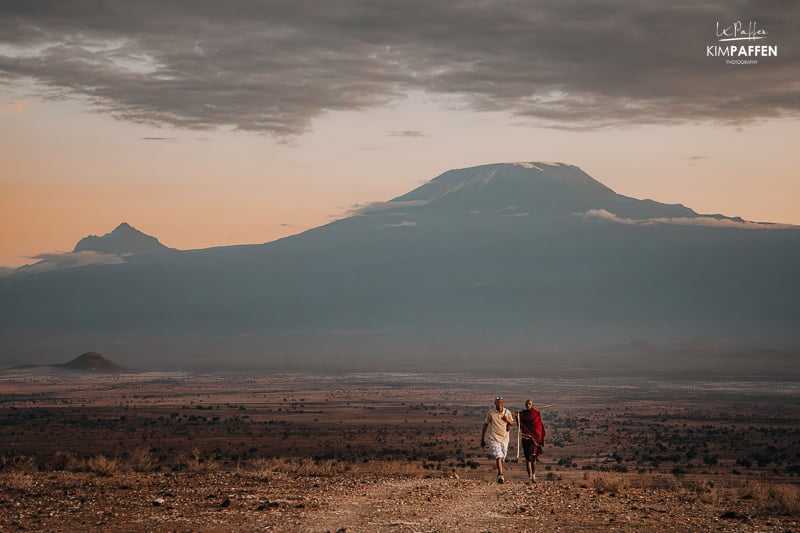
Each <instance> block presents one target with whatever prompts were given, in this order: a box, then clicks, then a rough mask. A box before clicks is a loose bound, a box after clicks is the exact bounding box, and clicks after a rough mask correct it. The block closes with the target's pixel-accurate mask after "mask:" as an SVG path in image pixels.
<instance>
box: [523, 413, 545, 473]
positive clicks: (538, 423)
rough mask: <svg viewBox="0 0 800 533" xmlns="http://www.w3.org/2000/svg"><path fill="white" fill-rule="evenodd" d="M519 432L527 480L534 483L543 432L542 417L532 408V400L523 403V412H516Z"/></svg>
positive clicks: (542, 442)
mask: <svg viewBox="0 0 800 533" xmlns="http://www.w3.org/2000/svg"><path fill="white" fill-rule="evenodd" d="M516 415H517V417H518V419H519V431H520V436H521V437H522V451H523V452H525V467H526V468H527V469H528V480H529V481H530V482H531V483H536V461H538V459H539V456H540V455H541V454H542V447H543V446H544V435H545V430H544V426H543V425H542V416H541V415H540V414H539V411H537V410H536V409H534V408H533V400H528V401H526V402H525V410H524V411H517V412H516Z"/></svg>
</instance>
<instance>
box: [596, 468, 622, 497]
mask: <svg viewBox="0 0 800 533" xmlns="http://www.w3.org/2000/svg"><path fill="white" fill-rule="evenodd" d="M591 484H592V487H593V488H594V489H595V490H596V491H597V492H601V493H602V492H610V493H611V494H616V493H618V492H621V491H622V490H623V489H625V488H626V487H627V486H628V479H627V478H626V477H625V476H622V475H619V474H609V473H605V472H604V473H601V474H597V475H596V476H593V477H592V479H591Z"/></svg>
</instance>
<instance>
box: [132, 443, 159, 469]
mask: <svg viewBox="0 0 800 533" xmlns="http://www.w3.org/2000/svg"><path fill="white" fill-rule="evenodd" d="M156 463H157V461H156V459H155V458H154V457H153V454H152V453H150V450H149V449H147V448H136V449H135V450H133V454H132V455H131V468H132V469H133V470H134V471H135V472H152V471H153V470H155V468H156Z"/></svg>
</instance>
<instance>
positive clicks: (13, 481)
mask: <svg viewBox="0 0 800 533" xmlns="http://www.w3.org/2000/svg"><path fill="white" fill-rule="evenodd" d="M0 479H2V483H1V484H0V486H5V488H8V489H11V490H15V491H17V492H22V493H25V494H27V493H29V492H31V490H32V489H33V488H34V486H35V485H36V483H35V481H34V478H33V476H31V475H30V473H29V472H23V471H19V470H17V471H14V472H10V473H9V474H4V475H3V476H2V478H0Z"/></svg>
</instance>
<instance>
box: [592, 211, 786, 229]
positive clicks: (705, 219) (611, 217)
mask: <svg viewBox="0 0 800 533" xmlns="http://www.w3.org/2000/svg"><path fill="white" fill-rule="evenodd" d="M577 214H578V215H580V216H582V217H584V218H600V219H603V220H608V221H610V222H616V223H617V224H631V225H639V226H651V225H653V224H675V225H678V226H708V227H714V228H739V229H800V226H793V225H791V224H773V223H769V222H750V221H748V220H736V219H732V218H717V217H710V216H702V215H701V216H697V217H691V218H690V217H677V218H675V217H673V218H645V219H633V218H625V217H619V216H617V215H615V214H614V213H612V212H610V211H607V210H605V209H591V210H589V211H586V212H585V213H577Z"/></svg>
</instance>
